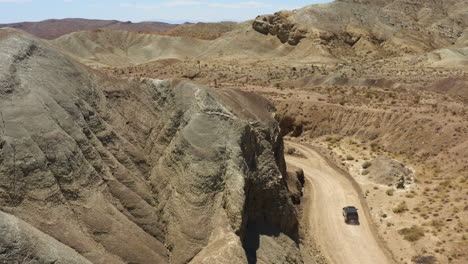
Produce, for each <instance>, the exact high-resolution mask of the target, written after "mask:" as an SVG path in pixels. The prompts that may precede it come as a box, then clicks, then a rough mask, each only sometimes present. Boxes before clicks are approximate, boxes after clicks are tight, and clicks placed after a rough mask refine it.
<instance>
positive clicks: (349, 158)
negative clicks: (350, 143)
mask: <svg viewBox="0 0 468 264" xmlns="http://www.w3.org/2000/svg"><path fill="white" fill-rule="evenodd" d="M346 160H354V157H353V156H351V155H349V154H348V155H346Z"/></svg>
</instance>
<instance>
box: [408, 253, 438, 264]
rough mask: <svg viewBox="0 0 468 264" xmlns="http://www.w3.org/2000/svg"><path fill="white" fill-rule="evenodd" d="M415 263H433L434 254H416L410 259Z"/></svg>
mask: <svg viewBox="0 0 468 264" xmlns="http://www.w3.org/2000/svg"><path fill="white" fill-rule="evenodd" d="M411 261H413V262H414V263H415V264H434V263H437V259H436V258H435V257H434V256H421V255H419V256H416V257H413V258H412V259H411Z"/></svg>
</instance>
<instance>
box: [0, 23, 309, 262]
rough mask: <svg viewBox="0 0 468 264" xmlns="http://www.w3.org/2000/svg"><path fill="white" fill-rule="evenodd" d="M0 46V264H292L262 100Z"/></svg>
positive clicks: (275, 149) (272, 131) (10, 37)
mask: <svg viewBox="0 0 468 264" xmlns="http://www.w3.org/2000/svg"><path fill="white" fill-rule="evenodd" d="M0 42H1V50H0V58H1V60H2V62H4V63H3V64H2V65H3V66H5V67H2V68H1V71H0V80H1V81H0V100H1V103H0V113H1V115H0V116H1V126H0V128H1V130H0V132H1V134H0V160H1V164H2V166H1V167H0V179H1V181H0V182H1V183H0V209H1V211H2V212H5V213H2V214H1V215H0V217H1V218H2V219H4V220H5V221H2V224H1V225H0V232H1V235H0V245H1V246H2V247H6V248H8V250H7V251H6V254H4V253H2V254H0V261H2V262H7V263H11V262H17V261H32V262H39V263H44V262H48V261H51V260H54V261H59V262H63V263H88V261H91V262H92V263H155V262H157V263H187V262H190V263H233V262H235V263H246V262H247V259H257V258H258V259H262V260H263V262H265V263H272V262H275V261H276V262H282V263H283V262H284V261H285V260H286V259H288V260H294V261H295V263H302V258H301V255H300V253H299V248H298V218H297V213H296V209H295V208H294V206H293V204H292V202H291V199H290V194H289V192H288V191H287V187H286V185H285V182H284V180H283V178H284V177H285V176H286V167H285V162H284V157H283V141H282V137H281V136H280V132H279V127H278V124H277V123H276V121H275V120H274V119H273V116H272V111H273V110H274V107H273V106H272V105H271V104H270V103H269V102H268V101H266V100H265V99H263V98H261V97H260V96H257V95H255V94H253V93H248V92H241V91H235V90H218V91H215V90H213V89H210V88H208V87H205V86H202V85H197V84H194V83H191V82H187V81H177V80H153V79H130V80H119V79H114V78H110V77H107V76H105V75H103V74H100V73H99V72H96V71H93V70H91V69H89V68H87V67H85V66H83V65H81V64H79V63H77V62H75V61H74V60H72V59H70V58H69V57H67V56H66V55H63V54H61V53H60V52H57V51H55V50H54V49H53V48H52V47H51V46H49V45H48V44H46V43H44V42H42V41H40V40H38V39H35V38H34V37H32V36H30V35H27V34H25V33H21V32H19V31H14V30H9V29H6V30H5V29H2V30H0ZM19 219H21V220H22V221H21V220H19ZM23 221H25V222H27V223H28V224H26V223H24V222H23ZM278 247H279V248H281V249H282V250H281V251H278V250H272V249H274V248H278ZM57 250H59V251H57Z"/></svg>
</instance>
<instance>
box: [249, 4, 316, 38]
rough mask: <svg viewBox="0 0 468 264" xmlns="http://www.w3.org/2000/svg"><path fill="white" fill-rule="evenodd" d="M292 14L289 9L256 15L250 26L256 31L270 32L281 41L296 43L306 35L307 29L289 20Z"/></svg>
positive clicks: (266, 33)
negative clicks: (271, 13) (272, 13)
mask: <svg viewBox="0 0 468 264" xmlns="http://www.w3.org/2000/svg"><path fill="white" fill-rule="evenodd" d="M291 15H292V12H290V11H281V12H277V13H275V14H274V15H264V16H258V17H257V18H256V19H255V20H254V22H253V24H252V27H253V29H255V30H256V31H257V32H259V33H262V34H264V35H268V34H271V35H273V36H277V37H278V39H279V40H280V41H281V42H282V43H286V42H287V43H288V44H290V45H293V46H295V45H297V44H299V42H300V41H301V39H303V38H305V37H306V33H307V31H306V30H304V29H300V28H298V26H297V25H296V24H295V23H293V22H291V21H290V20H289V16H291Z"/></svg>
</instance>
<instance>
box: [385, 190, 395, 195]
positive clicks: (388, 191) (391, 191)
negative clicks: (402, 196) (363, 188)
mask: <svg viewBox="0 0 468 264" xmlns="http://www.w3.org/2000/svg"><path fill="white" fill-rule="evenodd" d="M385 193H386V194H387V195H388V196H393V193H395V190H393V189H388V190H387V191H386V192H385Z"/></svg>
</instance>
